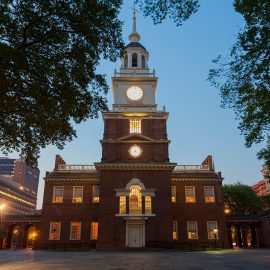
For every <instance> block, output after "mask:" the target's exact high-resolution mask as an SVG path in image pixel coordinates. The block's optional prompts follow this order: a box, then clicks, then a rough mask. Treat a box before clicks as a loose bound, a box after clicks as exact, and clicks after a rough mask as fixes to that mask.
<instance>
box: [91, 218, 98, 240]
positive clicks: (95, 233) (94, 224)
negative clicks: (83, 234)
mask: <svg viewBox="0 0 270 270" xmlns="http://www.w3.org/2000/svg"><path fill="white" fill-rule="evenodd" d="M91 239H92V240H97V239H98V222H97V221H93V222H91Z"/></svg>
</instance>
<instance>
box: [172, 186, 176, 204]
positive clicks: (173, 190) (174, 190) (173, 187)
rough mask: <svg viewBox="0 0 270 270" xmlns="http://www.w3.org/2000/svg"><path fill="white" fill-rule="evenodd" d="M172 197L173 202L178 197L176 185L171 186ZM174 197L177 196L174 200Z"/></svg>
mask: <svg viewBox="0 0 270 270" xmlns="http://www.w3.org/2000/svg"><path fill="white" fill-rule="evenodd" d="M171 198H172V203H176V200H177V197H176V186H171ZM173 198H175V199H174V200H173Z"/></svg>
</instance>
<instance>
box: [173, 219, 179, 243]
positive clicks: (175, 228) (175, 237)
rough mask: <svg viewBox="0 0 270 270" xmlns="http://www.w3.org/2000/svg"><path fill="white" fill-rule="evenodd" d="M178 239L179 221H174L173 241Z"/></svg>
mask: <svg viewBox="0 0 270 270" xmlns="http://www.w3.org/2000/svg"><path fill="white" fill-rule="evenodd" d="M177 239H178V227H177V220H174V221H173V240H177Z"/></svg>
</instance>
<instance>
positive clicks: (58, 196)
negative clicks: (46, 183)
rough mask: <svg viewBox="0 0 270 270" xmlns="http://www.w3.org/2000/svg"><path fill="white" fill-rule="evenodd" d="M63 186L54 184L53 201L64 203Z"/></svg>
mask: <svg viewBox="0 0 270 270" xmlns="http://www.w3.org/2000/svg"><path fill="white" fill-rule="evenodd" d="M63 193H64V187H63V186H54V187H53V203H62V202H63Z"/></svg>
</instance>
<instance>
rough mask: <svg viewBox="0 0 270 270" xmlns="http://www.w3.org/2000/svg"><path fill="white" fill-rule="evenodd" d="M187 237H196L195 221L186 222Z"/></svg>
mask: <svg viewBox="0 0 270 270" xmlns="http://www.w3.org/2000/svg"><path fill="white" fill-rule="evenodd" d="M187 233H188V239H198V227H197V221H188V222H187Z"/></svg>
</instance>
